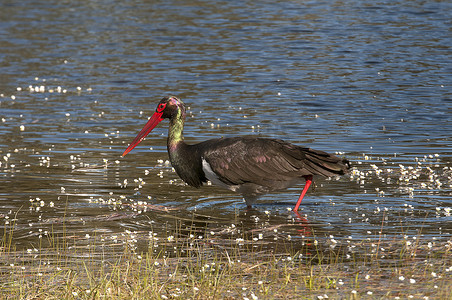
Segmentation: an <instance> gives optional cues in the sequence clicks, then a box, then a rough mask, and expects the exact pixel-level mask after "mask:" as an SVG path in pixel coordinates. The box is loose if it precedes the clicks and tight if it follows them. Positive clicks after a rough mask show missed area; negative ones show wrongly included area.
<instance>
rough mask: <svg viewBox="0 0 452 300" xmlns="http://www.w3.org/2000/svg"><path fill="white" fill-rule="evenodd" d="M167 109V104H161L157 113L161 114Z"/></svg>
mask: <svg viewBox="0 0 452 300" xmlns="http://www.w3.org/2000/svg"><path fill="white" fill-rule="evenodd" d="M165 107H166V103H160V104H159V106H157V112H159V113H161V112H162V111H163V110H164V109H165Z"/></svg>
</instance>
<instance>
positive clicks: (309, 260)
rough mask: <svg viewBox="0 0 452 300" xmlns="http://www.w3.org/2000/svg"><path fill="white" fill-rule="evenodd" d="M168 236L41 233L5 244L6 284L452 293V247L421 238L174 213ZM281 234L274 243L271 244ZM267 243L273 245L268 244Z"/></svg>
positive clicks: (303, 294)
mask: <svg viewBox="0 0 452 300" xmlns="http://www.w3.org/2000/svg"><path fill="white" fill-rule="evenodd" d="M174 222H175V224H174V226H172V228H177V229H175V230H171V231H168V232H167V234H166V235H165V236H159V234H157V233H155V232H153V231H149V232H143V231H133V232H132V231H129V230H126V231H125V232H124V233H122V234H93V236H91V235H90V234H85V235H84V236H81V235H78V234H76V233H73V234H69V233H62V234H56V233H52V232H43V233H42V236H41V237H40V239H39V240H40V243H39V245H34V246H33V247H32V248H28V249H24V250H19V249H16V247H15V246H14V244H15V241H14V239H15V235H14V220H10V221H9V222H8V226H6V227H5V231H4V233H3V237H2V241H1V255H0V263H1V269H0V289H1V292H2V294H3V295H9V296H8V297H7V298H10V299H57V298H64V299H143V298H144V299H146V298H148V299H177V298H180V299H326V298H346V299H360V298H365V299H379V298H391V299H406V298H414V299H450V298H451V297H452V281H451V280H450V278H451V276H452V255H451V254H452V253H451V251H452V243H451V241H447V240H446V239H443V238H440V237H439V238H432V239H427V238H426V237H423V236H422V235H421V234H419V235H417V236H410V237H408V236H406V235H405V234H404V230H403V229H401V232H400V236H399V237H397V236H396V235H393V237H392V238H390V239H388V238H384V232H385V230H386V229H385V228H384V227H382V228H381V231H380V234H379V236H377V238H376V239H362V240H355V239H353V238H352V237H348V238H335V237H333V236H324V237H320V236H316V235H315V230H314V229H313V228H309V227H307V226H305V225H302V223H301V222H300V223H298V225H299V226H300V230H299V232H300V235H299V236H297V237H290V236H285V237H284V238H283V237H281V235H280V231H279V230H280V229H281V227H279V228H278V227H275V226H272V227H269V228H264V229H262V230H259V231H256V230H247V229H246V228H245V227H241V226H239V225H237V226H236V225H229V226H225V227H224V228H217V229H215V230H213V229H212V228H208V226H204V227H200V226H198V225H196V224H195V222H192V223H191V224H190V225H189V226H187V225H183V224H187V222H182V221H180V220H178V219H175V221H174ZM271 240H277V243H270V242H269V241H271ZM270 244H271V245H270Z"/></svg>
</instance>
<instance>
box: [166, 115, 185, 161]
mask: <svg viewBox="0 0 452 300" xmlns="http://www.w3.org/2000/svg"><path fill="white" fill-rule="evenodd" d="M184 123H185V110H183V109H179V110H178V111H177V114H176V115H175V116H173V117H172V118H171V119H170V126H169V129H168V140H167V146H168V152H169V153H170V154H171V153H174V152H177V149H178V148H179V147H180V146H181V145H183V144H184V135H183V132H184Z"/></svg>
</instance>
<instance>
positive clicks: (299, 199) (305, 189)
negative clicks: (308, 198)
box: [293, 175, 312, 211]
mask: <svg viewBox="0 0 452 300" xmlns="http://www.w3.org/2000/svg"><path fill="white" fill-rule="evenodd" d="M304 179H306V184H305V185H304V188H303V191H302V192H301V195H300V197H299V198H298V201H297V204H296V205H295V207H294V209H293V211H298V207H300V204H301V200H303V197H304V195H305V194H306V192H307V191H308V189H309V186H310V185H311V183H312V175H308V176H305V178H304Z"/></svg>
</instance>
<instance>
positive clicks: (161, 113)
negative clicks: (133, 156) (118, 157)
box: [122, 96, 185, 156]
mask: <svg viewBox="0 0 452 300" xmlns="http://www.w3.org/2000/svg"><path fill="white" fill-rule="evenodd" d="M181 114H183V115H185V106H184V103H183V102H182V101H181V100H179V99H178V98H176V97H174V96H169V97H164V98H163V99H162V100H160V102H159V104H158V105H157V108H156V109H155V112H154V114H153V115H152V116H151V118H150V119H149V121H148V122H147V123H146V125H144V127H143V129H141V131H140V133H138V135H137V136H136V137H135V139H134V140H133V141H132V143H130V145H129V147H128V148H127V149H126V151H124V153H123V154H122V156H125V155H126V154H127V153H129V152H130V151H132V149H133V148H135V147H136V146H137V145H138V144H139V143H141V141H142V140H144V138H145V137H146V136H147V135H148V134H149V133H150V132H151V131H152V129H154V128H155V126H157V124H158V123H160V122H161V121H162V120H163V119H171V118H174V117H177V116H178V115H181Z"/></svg>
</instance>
